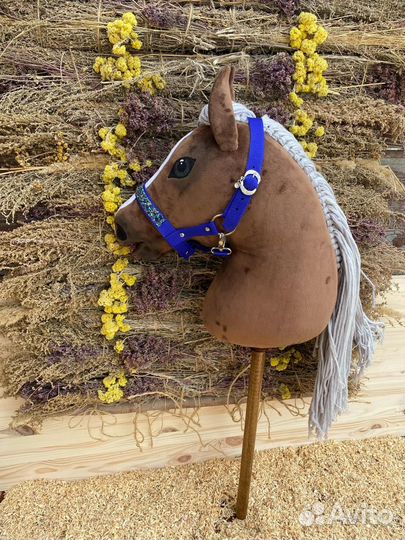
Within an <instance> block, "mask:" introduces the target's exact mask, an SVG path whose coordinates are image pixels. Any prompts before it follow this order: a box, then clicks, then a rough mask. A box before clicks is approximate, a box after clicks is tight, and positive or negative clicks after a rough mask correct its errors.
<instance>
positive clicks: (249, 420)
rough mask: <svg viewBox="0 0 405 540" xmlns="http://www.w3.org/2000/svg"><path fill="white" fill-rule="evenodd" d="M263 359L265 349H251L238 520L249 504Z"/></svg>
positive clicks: (242, 517) (243, 517)
mask: <svg viewBox="0 0 405 540" xmlns="http://www.w3.org/2000/svg"><path fill="white" fill-rule="evenodd" d="M265 359H266V350H265V349H252V359H251V364H250V376H249V388H248V398H247V405H246V416H245V429H244V433H243V446H242V459H241V465H240V473H239V487H238V498H237V501H236V508H235V512H236V517H237V518H238V519H245V518H246V514H247V509H248V504H249V491H250V480H251V478H252V466H253V457H254V451H255V443H256V431H257V420H258V417H259V405H260V397H261V391H262V381H263V372H264V362H265Z"/></svg>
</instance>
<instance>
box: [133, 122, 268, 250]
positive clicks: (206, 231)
mask: <svg viewBox="0 0 405 540" xmlns="http://www.w3.org/2000/svg"><path fill="white" fill-rule="evenodd" d="M249 130H250V147H249V157H248V163H247V168H246V172H245V174H244V175H243V176H242V177H241V178H240V179H239V180H238V181H237V182H236V183H235V190H236V191H235V194H234V195H233V197H232V199H231V200H230V202H229V204H228V206H227V207H226V208H225V210H224V211H223V213H221V214H218V215H216V216H214V217H213V218H212V220H211V221H209V222H207V223H203V224H202V225H196V226H194V227H185V228H175V227H174V226H173V225H172V224H171V222H170V220H169V219H168V218H167V217H166V216H165V215H164V214H163V212H162V211H161V210H160V208H159V207H158V206H157V205H156V204H155V202H154V201H153V199H152V197H151V196H150V194H149V193H148V190H147V189H146V186H145V184H142V185H140V186H139V187H138V188H137V190H136V195H135V198H136V201H137V202H138V204H139V206H140V208H141V209H142V211H143V213H144V214H145V216H146V217H147V218H148V219H149V221H150V222H151V223H152V225H153V226H154V227H155V229H157V230H158V231H159V233H160V234H161V235H162V237H163V238H164V239H165V240H166V242H167V243H168V244H169V245H170V246H171V247H172V248H173V249H174V250H176V251H177V253H178V254H179V255H180V256H181V257H183V259H186V260H188V259H189V258H190V257H191V256H192V255H194V253H195V252H196V251H198V250H200V251H205V252H211V253H212V254H213V255H216V256H219V257H226V256H228V255H230V254H231V253H232V251H231V249H230V248H228V247H225V241H226V236H227V235H229V234H232V233H233V232H234V231H235V230H236V229H237V227H238V225H239V223H240V222H241V220H242V218H243V216H244V215H245V212H246V210H247V209H248V206H249V204H250V201H251V199H252V197H253V196H254V194H255V193H256V191H257V189H258V187H259V184H260V181H261V176H260V174H261V171H262V167H263V161H264V126H263V121H262V119H261V118H249ZM218 217H222V218H223V223H222V228H223V231H220V230H219V229H218V227H217V225H216V224H215V220H216V219H217V218H218ZM198 236H218V238H219V242H218V246H217V247H214V248H207V247H206V246H203V245H202V244H200V243H199V242H197V241H196V240H193V238H195V237H198Z"/></svg>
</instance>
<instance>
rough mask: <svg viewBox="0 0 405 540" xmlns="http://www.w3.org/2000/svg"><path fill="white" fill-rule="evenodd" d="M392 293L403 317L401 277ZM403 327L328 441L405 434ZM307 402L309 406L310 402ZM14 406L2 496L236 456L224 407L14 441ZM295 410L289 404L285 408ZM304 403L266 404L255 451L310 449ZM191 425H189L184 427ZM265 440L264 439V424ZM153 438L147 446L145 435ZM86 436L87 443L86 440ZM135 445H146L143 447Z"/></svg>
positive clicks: (73, 423) (5, 406)
mask: <svg viewBox="0 0 405 540" xmlns="http://www.w3.org/2000/svg"><path fill="white" fill-rule="evenodd" d="M395 283H396V284H397V285H398V290H397V291H394V292H392V293H390V294H389V295H388V297H387V307H388V308H389V310H394V311H395V312H397V313H399V312H400V313H402V315H403V316H404V312H405V309H404V305H405V276H399V277H396V278H395ZM404 353H405V339H404V327H403V325H402V324H400V323H398V322H395V321H394V320H393V319H392V318H390V319H389V320H387V326H386V330H385V339H384V343H383V344H380V345H378V349H377V352H376V354H375V357H374V361H373V364H372V366H371V367H370V368H369V369H368V370H367V372H366V377H365V379H364V386H363V387H362V390H361V392H360V394H359V395H358V396H357V397H356V399H355V400H354V401H352V402H351V403H350V404H349V408H348V410H347V411H346V412H345V413H344V414H342V415H341V416H340V417H339V419H338V420H337V422H336V423H335V424H334V426H333V428H332V429H331V431H330V435H329V438H332V439H339V440H341V439H361V438H367V437H373V436H382V435H389V434H390V435H402V434H403V432H404V401H403V398H404V383H405V366H404V357H405V354H404ZM308 401H309V400H308ZM18 403H19V400H18V399H14V398H7V399H5V398H3V399H1V400H0V490H6V489H8V488H10V487H11V486H12V485H14V484H16V483H18V482H21V481H22V480H28V479H35V478H49V479H52V478H53V479H64V480H73V479H79V478H86V477H89V476H93V475H96V474H108V473H116V472H121V471H128V470H130V469H140V468H146V467H162V466H168V465H169V466H170V465H179V464H184V463H189V462H192V461H201V460H205V459H209V458H214V457H221V456H239V455H240V453H241V448H242V436H243V432H242V429H241V424H240V423H237V422H234V421H233V420H232V419H231V417H230V415H229V412H228V411H227V409H226V407H224V406H222V405H221V406H211V407H201V408H200V409H199V410H198V411H194V410H192V409H187V410H186V411H185V412H186V413H187V416H188V417H189V418H187V417H186V416H183V418H181V417H180V416H179V415H178V414H176V413H175V412H174V413H173V412H168V411H166V412H162V411H159V412H156V413H152V414H154V415H155V418H151V414H149V415H148V414H140V415H138V416H137V418H136V425H137V437H135V435H134V419H135V415H134V413H119V414H114V415H104V416H103V421H104V428H103V430H101V418H100V417H99V416H95V415H93V416H88V415H86V416H80V417H74V416H62V417H58V418H53V419H49V420H46V421H45V422H44V425H43V428H42V430H41V432H40V433H39V434H35V435H20V434H18V433H16V432H15V431H12V430H10V428H9V427H8V424H9V421H10V418H11V416H12V414H13V412H14V411H15V409H16V407H17V406H18ZM289 403H294V400H289V401H288V402H286V404H287V405H288V404H289ZM307 409H308V403H306V404H305V406H303V408H302V416H292V415H291V414H290V413H289V412H288V411H287V409H286V407H285V405H284V404H283V403H279V402H277V401H272V402H271V403H270V405H268V406H267V407H266V415H265V414H263V412H262V414H261V416H260V419H259V424H258V430H257V443H256V448H257V449H258V450H263V449H266V448H272V447H276V446H288V445H302V444H308V443H309V442H311V440H309V439H308V437H307V418H306V417H305V412H306V411H307ZM190 418H191V420H190ZM268 420H269V421H270V438H269V421H268ZM102 431H103V432H104V434H103V433H102ZM151 432H152V433H153V434H155V435H156V434H158V433H160V434H159V435H158V436H154V437H153V438H151V436H150V433H151ZM90 433H91V435H90ZM140 437H143V438H144V440H143V442H142V443H141V442H140Z"/></svg>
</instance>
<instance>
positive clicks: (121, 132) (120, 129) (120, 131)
mask: <svg viewBox="0 0 405 540" xmlns="http://www.w3.org/2000/svg"><path fill="white" fill-rule="evenodd" d="M114 131H115V134H116V135H117V137H119V138H120V139H122V138H123V137H125V136H126V134H127V128H126V127H125V126H124V124H122V123H121V122H120V123H119V124H117V125H116V127H115V130H114Z"/></svg>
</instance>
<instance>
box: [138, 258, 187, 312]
mask: <svg viewBox="0 0 405 540" xmlns="http://www.w3.org/2000/svg"><path fill="white" fill-rule="evenodd" d="M189 273H190V272H189V271H188V270H187V269H185V270H182V269H179V268H167V267H160V268H159V267H155V266H150V267H145V270H144V273H143V276H142V279H141V280H140V281H139V283H138V285H137V287H136V288H135V289H134V290H133V293H132V301H133V303H134V304H135V309H136V311H137V312H138V313H148V312H153V311H162V310H164V309H167V308H168V306H169V305H170V304H172V303H174V302H176V301H177V300H178V298H179V295H180V292H181V290H182V288H183V286H184V284H185V283H186V282H187V277H189Z"/></svg>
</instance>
